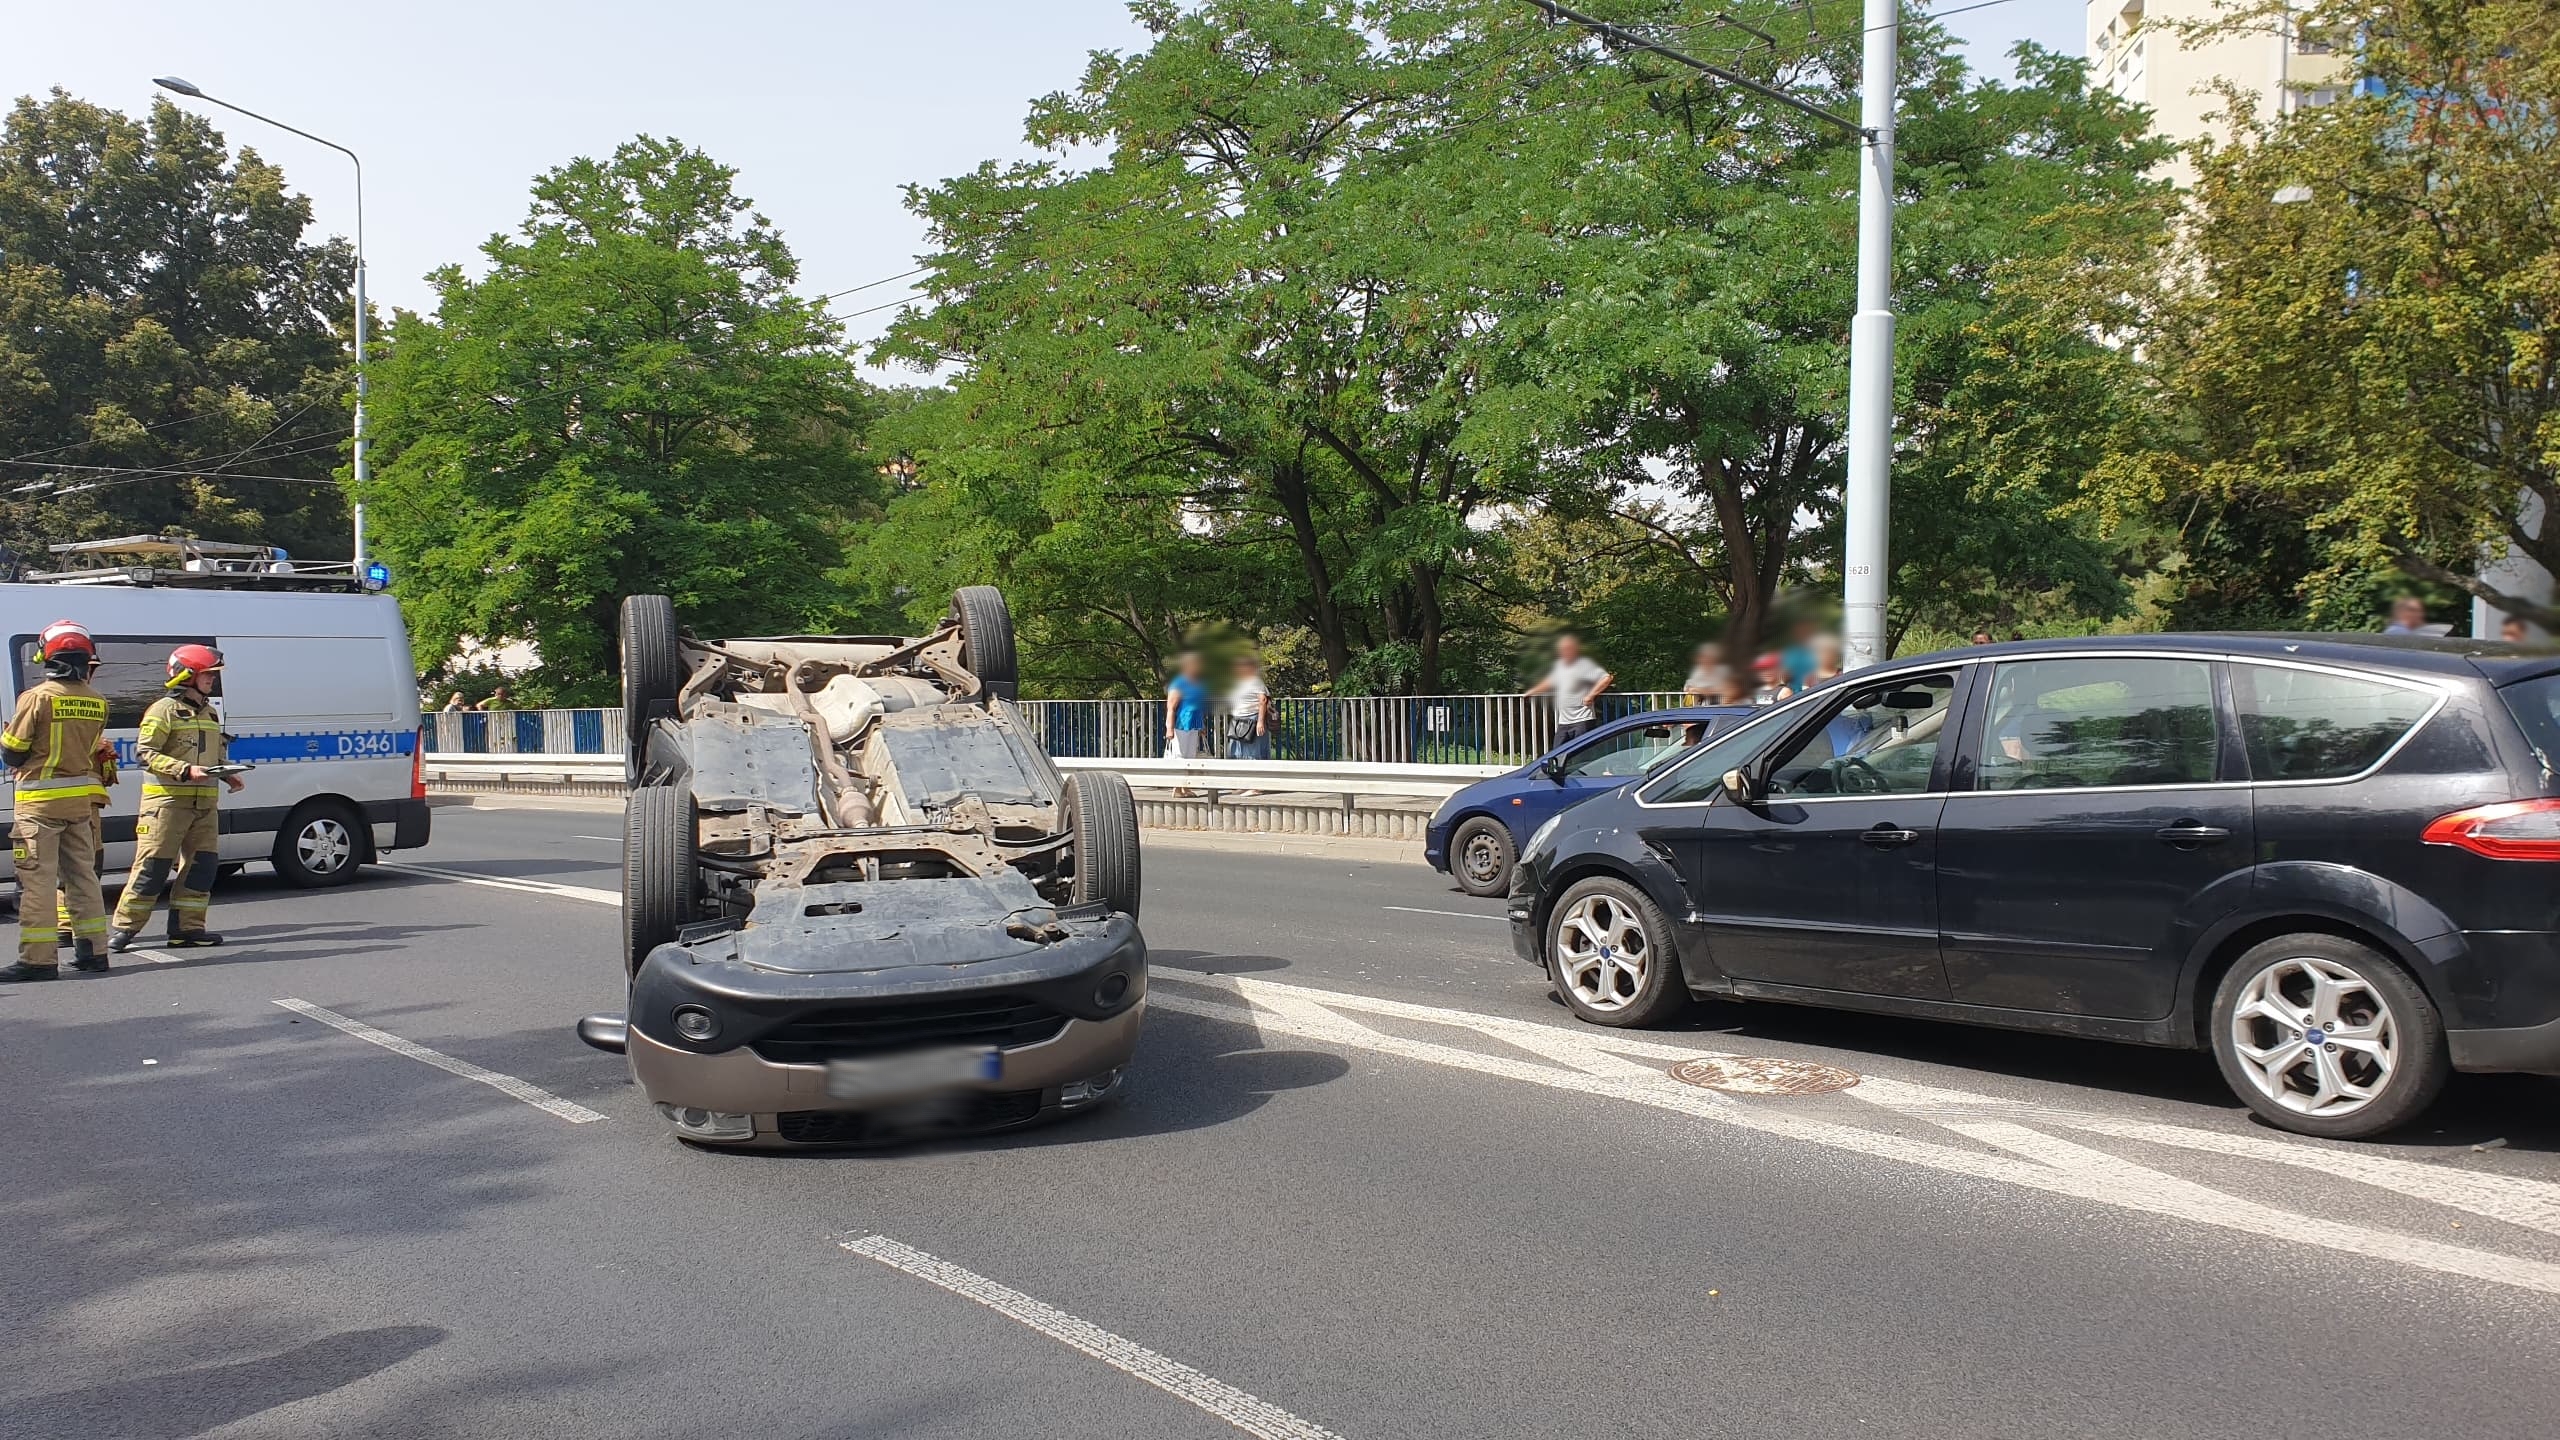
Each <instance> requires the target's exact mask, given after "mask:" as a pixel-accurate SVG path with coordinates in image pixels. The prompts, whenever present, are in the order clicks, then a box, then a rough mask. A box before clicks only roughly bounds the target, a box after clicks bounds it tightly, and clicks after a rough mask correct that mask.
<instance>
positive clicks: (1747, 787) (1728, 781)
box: [1724, 769, 1760, 805]
mask: <svg viewBox="0 0 2560 1440" xmlns="http://www.w3.org/2000/svg"><path fill="white" fill-rule="evenodd" d="M1724 793H1725V794H1726V795H1728V796H1730V797H1731V798H1732V800H1733V803H1734V804H1736V805H1749V804H1751V803H1752V802H1754V801H1756V800H1758V799H1759V798H1760V793H1759V791H1758V789H1757V788H1756V787H1754V786H1753V785H1752V783H1751V776H1750V775H1749V774H1747V773H1746V772H1744V771H1742V770H1740V769H1733V770H1727V771H1726V772H1724Z"/></svg>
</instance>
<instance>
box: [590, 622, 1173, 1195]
mask: <svg viewBox="0 0 2560 1440" xmlns="http://www.w3.org/2000/svg"><path fill="white" fill-rule="evenodd" d="M622 640H623V668H624V710H625V724H626V733H627V735H628V737H629V745H630V750H629V754H628V757H627V769H628V777H629V780H630V790H629V796H628V799H627V802H626V809H625V821H624V865H623V941H624V947H623V948H624V963H625V968H626V972H627V974H628V976H629V979H630V987H631V988H630V1004H629V1008H628V1010H627V1013H626V1015H625V1016H624V1017H623V1018H622V1020H621V1022H620V1024H619V1025H616V1024H615V1023H613V1021H612V1019H611V1017H591V1018H590V1019H589V1020H588V1021H587V1022H585V1023H583V1024H582V1025H581V1027H580V1033H581V1034H582V1035H583V1036H585V1037H586V1038H587V1039H588V1040H589V1042H590V1043H604V1042H617V1043H613V1044H608V1045H607V1048H620V1049H622V1050H623V1051H624V1053H626V1054H628V1055H629V1056H630V1057H631V1063H632V1070H633V1074H634V1076H635V1078H637V1079H638V1080H639V1081H640V1083H641V1084H642V1085H643V1086H644V1087H646V1088H647V1089H648V1091H649V1094H650V1098H651V1099H652V1101H654V1102H656V1103H657V1105H658V1108H659V1110H660V1112H661V1113H662V1114H664V1115H666V1117H667V1118H668V1120H669V1122H670V1123H671V1124H673V1125H674V1126H675V1128H676V1130H677V1133H678V1134H680V1135H683V1136H684V1137H685V1138H687V1139H691V1140H695V1141H700V1142H705V1143H718V1144H726V1145H765V1146H774V1145H793V1144H808V1143H828V1144H842V1143H864V1142H871V1141H878V1140H887V1139H894V1138H899V1137H902V1136H906V1135H912V1134H915V1133H920V1132H932V1131H948V1130H958V1129H986V1128H994V1127H996V1126H1001V1125H1010V1124H1017V1123H1027V1122H1029V1121H1031V1120H1035V1119H1039V1118H1043V1117H1046V1116H1050V1115H1054V1114H1058V1113H1063V1112H1064V1111H1068V1110H1074V1109H1081V1108H1085V1107H1087V1106H1089V1105H1091V1104H1094V1103H1098V1102H1099V1101H1101V1100H1103V1099H1107V1098H1109V1097H1110V1096H1111V1095H1112V1094H1114V1093H1116V1091H1117V1089H1118V1087H1119V1084H1120V1077H1121V1073H1122V1071H1123V1069H1124V1068H1125V1065H1126V1062H1127V1060H1128V1056H1129V1053H1130V1051H1131V1049H1132V1048H1133V1047H1134V1044H1135V1038H1136V1029H1137V1020H1138V1015H1139V1012H1140V1010H1141V1009H1142V1008H1143V999H1144V993H1145V968H1146V949H1145V943H1144V941H1143V939H1142V938H1140V936H1139V934H1138V930H1137V925H1136V911H1137V904H1138V880H1139V863H1138V840H1137V816H1136V807H1135V804H1134V801H1133V800H1132V799H1131V797H1130V794H1129V790H1128V786H1127V783H1126V782H1125V781H1123V780H1121V779H1120V778H1119V777H1118V776H1116V775H1111V774H1108V773H1103V772H1090V771H1088V772H1080V773H1078V774H1076V775H1075V776H1073V777H1066V776H1062V775H1061V774H1060V773H1059V771H1058V769H1057V767H1056V766H1055V765H1054V764H1053V763H1052V762H1051V761H1050V760H1049V757H1048V756H1047V755H1046V754H1045V753H1043V751H1042V750H1041V748H1040V746H1039V745H1038V743H1037V742H1036V740H1035V739H1034V738H1033V737H1032V735H1031V734H1030V732H1029V730H1028V728H1027V727H1026V725H1025V723H1024V720H1023V717H1022V713H1021V711H1020V710H1018V709H1017V708H1016V707H1015V706H1014V704H1013V703H1012V698H1011V697H1012V692H1013V688H1014V685H1015V659H1014V653H1013V634H1012V625H1011V619H1010V616H1009V615H1008V614H1007V612H1006V611H1005V608H1004V603H1003V599H1002V597H1001V596H1000V595H998V594H997V593H996V592H995V591H994V590H992V589H989V588H986V587H972V588H970V589H964V590H962V591H961V592H959V593H958V594H957V595H955V597H954V599H953V602H952V607H951V611H950V613H949V615H948V617H947V618H946V620H945V621H944V623H943V624H941V625H939V626H937V627H936V628H935V629H934V630H933V631H932V633H930V634H927V635H924V636H921V637H917V638H912V639H910V638H899V637H881V636H784V637H764V638H753V639H730V640H711V639H702V638H699V637H696V636H694V635H691V634H689V633H686V632H683V631H680V630H679V629H678V628H677V627H676V624H675V620H674V612H673V606H672V605H671V604H670V603H669V602H667V601H666V600H665V598H664V597H658V596H635V597H633V598H632V599H631V600H630V601H627V602H626V603H625V606H624V611H623V636H622ZM973 1067H974V1068H973Z"/></svg>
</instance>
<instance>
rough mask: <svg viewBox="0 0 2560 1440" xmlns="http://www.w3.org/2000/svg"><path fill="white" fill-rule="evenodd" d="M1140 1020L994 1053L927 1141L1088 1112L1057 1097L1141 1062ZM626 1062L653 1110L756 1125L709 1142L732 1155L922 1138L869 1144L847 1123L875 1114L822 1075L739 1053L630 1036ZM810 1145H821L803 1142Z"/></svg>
mask: <svg viewBox="0 0 2560 1440" xmlns="http://www.w3.org/2000/svg"><path fill="white" fill-rule="evenodd" d="M1145 1011H1146V1002H1145V1001H1143V1000H1141V1001H1139V1002H1138V1003H1137V1004H1134V1005H1131V1006H1130V1007H1129V1008H1128V1009H1126V1010H1123V1011H1121V1012H1120V1013H1119V1014H1117V1015H1114V1016H1112V1017H1110V1018H1109V1019H1106V1020H1076V1019H1070V1020H1068V1021H1067V1022H1066V1025H1065V1027H1064V1028H1063V1029H1061V1030H1060V1031H1059V1032H1058V1033H1057V1034H1056V1035H1055V1036H1053V1037H1051V1038H1049V1039H1046V1040H1042V1041H1039V1042H1037V1043H1035V1044H1030V1045H1021V1046H1015V1047H1011V1048H1008V1049H1003V1050H999V1051H998V1052H997V1053H998V1054H999V1055H1000V1056H1001V1057H1002V1065H1003V1068H1002V1071H1001V1073H1000V1074H999V1075H998V1076H997V1078H995V1079H993V1080H990V1081H987V1082H985V1083H984V1084H983V1085H982V1086H978V1087H974V1088H972V1089H969V1090H965V1091H961V1092H957V1093H956V1094H955V1095H953V1096H951V1097H948V1098H949V1099H950V1100H953V1101H956V1102H957V1103H956V1104H954V1105H951V1106H948V1107H946V1110H945V1113H944V1115H943V1117H942V1118H941V1119H939V1120H938V1121H937V1122H936V1123H934V1124H932V1125H931V1126H930V1127H928V1128H929V1133H937V1134H969V1133H979V1132H984V1131H989V1130H1001V1129H1010V1128H1012V1127H1014V1126H1016V1125H1027V1124H1033V1123H1036V1122H1038V1121H1040V1120H1044V1119H1048V1118H1051V1117H1053V1116H1056V1115H1059V1114H1063V1113H1065V1112H1067V1111H1068V1110H1072V1109H1084V1108H1089V1107H1088V1105H1086V1104H1070V1103H1068V1102H1067V1099H1066V1098H1065V1097H1064V1095H1063V1093H1062V1092H1064V1091H1065V1090H1066V1087H1068V1086H1070V1085H1082V1084H1085V1083H1087V1082H1092V1081H1095V1080H1097V1079H1099V1078H1100V1077H1103V1076H1107V1075H1111V1074H1113V1073H1114V1072H1118V1071H1123V1070H1126V1069H1127V1068H1128V1065H1129V1061H1130V1059H1131V1057H1133V1056H1134V1055H1135V1054H1136V1053H1137V1049H1138V1025H1139V1021H1140V1019H1141V1018H1142V1017H1143V1016H1144V1014H1145ZM624 1054H626V1055H627V1056H629V1057H630V1061H631V1078H632V1080H633V1081H634V1082H636V1083H637V1084H638V1085H639V1086H640V1089H641V1091H642V1092H643V1093H644V1094H646V1095H647V1096H648V1097H649V1099H650V1101H651V1103H653V1104H658V1105H672V1106H676V1107H679V1108H684V1109H696V1110H704V1111H710V1112H715V1113H725V1114H730V1115H746V1116H751V1117H753V1119H754V1122H755V1134H754V1136H753V1138H751V1139H742V1140H729V1141H718V1142H715V1143H720V1144H723V1145H726V1146H729V1147H731V1148H737V1149H751V1150H792V1149H800V1148H803V1147H805V1146H808V1145H843V1144H860V1143H878V1142H882V1141H894V1140H898V1139H904V1138H908V1137H910V1136H912V1135H915V1134H917V1133H924V1132H919V1131H918V1130H916V1129H912V1128H908V1127H905V1126H902V1125H897V1124H884V1125H883V1126H882V1127H880V1130H879V1133H878V1134H877V1135H876V1136H874V1135H868V1134H866V1133H865V1131H864V1127H862V1126H861V1125H859V1124H857V1123H849V1122H851V1121H852V1120H853V1119H854V1117H860V1116H864V1115H868V1114H875V1113H881V1112H873V1111H866V1110H863V1109H862V1108H860V1107H856V1106H849V1105H847V1104H845V1103H844V1102H843V1101H840V1100H836V1099H833V1098H831V1097H830V1096H829V1095H828V1094H827V1067H826V1066H824V1065H786V1064H777V1063H775V1062H773V1061H770V1060H767V1059H765V1058H764V1057H762V1056H760V1055H758V1054H756V1053H755V1052H754V1051H753V1050H750V1049H746V1048H744V1047H741V1048H739V1049H736V1050H726V1051H721V1052H719V1053H717V1054H710V1055H703V1054H696V1053H694V1052H692V1051H689V1050H680V1049H678V1048H676V1047H675V1046H673V1045H667V1044H663V1043H661V1042H659V1041H656V1040H652V1039H650V1038H649V1037H648V1036H646V1035H643V1034H640V1033H639V1032H637V1031H634V1032H632V1033H631V1035H630V1037H629V1039H628V1041H627V1048H626V1049H625V1050H624ZM1118 1088H1119V1087H1118V1085H1117V1084H1116V1083H1115V1084H1114V1085H1112V1086H1111V1087H1109V1089H1108V1092H1107V1093H1106V1094H1103V1095H1097V1096H1095V1097H1093V1098H1094V1101H1096V1102H1098V1101H1099V1100H1102V1099H1107V1098H1109V1097H1110V1095H1113V1094H1116V1093H1117V1092H1118ZM1033 1097H1036V1099H1035V1098H1033ZM679 1133H683V1132H679ZM811 1136H817V1137H822V1138H814V1139H813V1138H807V1137H811ZM693 1138H697V1139H703V1138H706V1137H700V1136H696V1137H693Z"/></svg>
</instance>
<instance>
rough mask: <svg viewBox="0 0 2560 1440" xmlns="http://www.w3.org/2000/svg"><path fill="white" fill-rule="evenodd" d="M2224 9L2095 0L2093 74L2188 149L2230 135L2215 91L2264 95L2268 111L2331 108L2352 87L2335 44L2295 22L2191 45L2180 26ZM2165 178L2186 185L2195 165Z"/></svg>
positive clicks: (2172, 0)
mask: <svg viewBox="0 0 2560 1440" xmlns="http://www.w3.org/2000/svg"><path fill="white" fill-rule="evenodd" d="M2225 13H2226V12H2225V11H2224V9H2223V7H2222V6H2220V5H2217V4H2216V3H2215V0H2088V27H2089V28H2088V50H2087V54H2088V59H2089V78H2090V79H2091V80H2092V81H2093V82H2094V83H2096V84H2098V85H2101V86H2104V87H2105V88H2106V89H2109V90H2112V91H2114V92H2115V93H2116V94H2118V95H2121V96H2124V97H2125V98H2126V99H2128V100H2134V101H2138V102H2140V103H2142V104H2144V105H2147V106H2149V107H2151V113H2152V116H2153V122H2154V124H2155V125H2156V126H2157V128H2158V129H2159V131H2160V133H2161V134H2163V135H2165V136H2167V137H2168V138H2170V139H2172V140H2175V141H2178V142H2179V143H2181V144H2184V143H2185V142H2187V141H2190V140H2195V139H2199V138H2201V137H2203V136H2205V135H2208V134H2211V135H2216V136H2223V135H2228V134H2229V129H2228V127H2227V126H2224V125H2222V124H2220V123H2219V122H2217V121H2215V120H2212V119H2210V118H2208V117H2210V116H2212V115H2215V114H2217V113H2218V112H2220V111H2221V110H2222V109H2223V108H2224V106H2223V100H2222V97H2221V95H2220V94H2218V93H2216V89H2215V87H2216V86H2218V85H2220V84H2221V83H2222V82H2224V81H2229V82H2230V83H2232V84H2234V85H2237V86H2239V87H2240V88H2242V89H2244V90H2252V91H2255V92H2257V95H2258V97H2259V99H2258V103H2259V105H2260V106H2261V107H2262V108H2264V107H2268V106H2275V107H2280V108H2282V109H2284V110H2287V111H2290V110H2295V109H2300V108H2303V107H2306V106H2312V105H2326V104H2328V103H2329V102H2330V101H2332V100H2335V99H2336V98H2338V94H2339V87H2341V86H2344V85H2345V84H2346V83H2348V82H2347V81H2346V79H2345V78H2343V74H2342V67H2341V66H2340V65H2339V63H2338V57H2337V55H2336V54H2335V53H2334V51H2333V50H2332V49H2331V47H2330V46H2329V45H2328V44H2327V43H2325V42H2323V41H2320V40H2315V39H2312V38H2309V37H2307V36H2305V35H2303V34H2301V33H2300V32H2299V31H2298V30H2297V29H2296V28H2295V27H2294V26H2293V25H2291V24H2290V23H2284V24H2279V23H2274V22H2269V23H2266V24H2264V25H2261V26H2258V27H2255V28H2252V29H2250V30H2248V31H2246V32H2245V33H2241V34H2234V35H2226V36H2222V37H2220V38H2218V39H2214V40H2211V41H2205V42H2200V43H2197V44H2192V45H2190V44H2187V43H2185V42H2184V41H2182V40H2181V39H2180V38H2179V36H2178V34H2177V31H2176V28H2175V27H2176V26H2177V25H2179V24H2181V23H2189V22H2201V21H2208V20H2214V19H2218V18H2221V17H2222V16H2223V15H2224V14H2225ZM2162 173H2164V174H2167V175H2168V176H2170V177H2171V178H2173V179H2175V180H2176V181H2177V182H2178V183H2179V185H2181V186H2185V185H2189V184H2192V183H2193V182H2194V180H2195V167H2194V166H2193V165H2192V164H2190V163H2188V161H2187V160H2186V159H2185V158H2184V157H2183V156H2181V157H2179V158H2177V159H2174V160H2171V161H2170V162H2168V163H2167V164H2166V165H2165V166H2163V167H2162Z"/></svg>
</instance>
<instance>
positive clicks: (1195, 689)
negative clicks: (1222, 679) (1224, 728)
mask: <svg viewBox="0 0 2560 1440" xmlns="http://www.w3.org/2000/svg"><path fill="white" fill-rule="evenodd" d="M1164 688H1165V693H1167V694H1169V695H1171V696H1173V728H1174V729H1176V730H1206V729H1208V728H1209V687H1207V686H1205V685H1203V684H1201V683H1200V682H1199V681H1197V680H1194V679H1192V678H1191V677H1190V676H1188V675H1176V676H1174V677H1173V680H1172V681H1171V683H1169V684H1167V685H1166V686H1165V687H1164Z"/></svg>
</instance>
